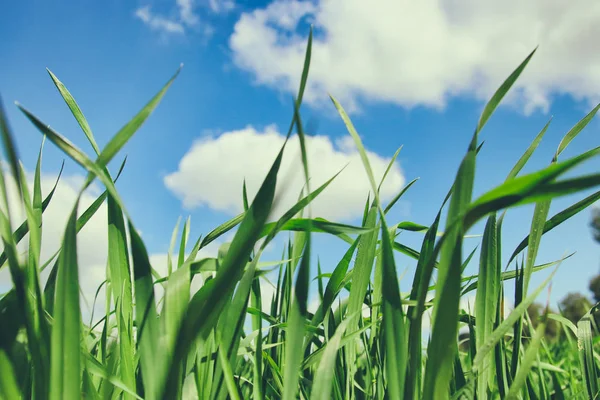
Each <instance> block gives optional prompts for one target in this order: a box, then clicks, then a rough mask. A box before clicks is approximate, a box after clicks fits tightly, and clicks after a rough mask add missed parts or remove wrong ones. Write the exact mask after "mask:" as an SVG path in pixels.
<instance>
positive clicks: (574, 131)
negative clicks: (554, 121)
mask: <svg viewBox="0 0 600 400" xmlns="http://www.w3.org/2000/svg"><path fill="white" fill-rule="evenodd" d="M599 109H600V104H598V105H597V106H596V107H594V109H593V110H592V111H590V112H589V113H588V114H587V115H586V116H585V117H583V118H582V119H581V120H580V121H579V122H577V123H576V124H575V126H573V128H571V129H570V130H569V132H567V134H566V135H565V136H564V137H563V138H562V140H561V141H560V143H559V145H558V149H556V153H555V154H554V158H553V160H552V161H553V162H556V161H557V160H558V156H559V155H560V154H561V153H562V152H563V151H564V150H565V149H566V148H567V146H568V145H569V143H571V141H573V139H575V137H576V136H577V135H579V133H581V131H582V130H583V129H584V128H585V127H586V126H587V125H588V124H589V123H590V122H591V121H592V119H593V118H594V116H595V115H596V113H597V112H598V110H599Z"/></svg>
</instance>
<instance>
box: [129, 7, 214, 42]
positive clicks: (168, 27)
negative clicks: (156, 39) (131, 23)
mask: <svg viewBox="0 0 600 400" xmlns="http://www.w3.org/2000/svg"><path fill="white" fill-rule="evenodd" d="M134 16H135V17H136V18H138V19H139V20H141V21H142V22H143V23H144V24H146V25H147V26H148V27H150V29H152V30H155V31H158V32H162V33H165V34H173V33H176V34H183V33H185V31H186V28H196V27H198V26H199V24H200V17H199V16H198V14H197V13H196V12H195V11H194V2H193V0H176V3H175V8H174V10H172V11H171V13H170V15H169V16H166V15H163V14H160V13H155V12H153V11H152V8H151V6H150V5H145V6H142V7H139V8H138V9H136V10H135V13H134ZM204 32H205V33H210V32H212V28H211V27H209V26H208V25H207V26H206V27H205V30H204Z"/></svg>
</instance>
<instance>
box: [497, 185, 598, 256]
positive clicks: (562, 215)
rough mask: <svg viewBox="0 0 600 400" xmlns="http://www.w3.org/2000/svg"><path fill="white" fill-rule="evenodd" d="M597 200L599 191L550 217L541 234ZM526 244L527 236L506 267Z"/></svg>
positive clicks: (527, 241)
mask: <svg viewBox="0 0 600 400" xmlns="http://www.w3.org/2000/svg"><path fill="white" fill-rule="evenodd" d="M598 200H600V191H598V192H595V193H593V194H591V195H589V196H588V197H586V198H585V199H583V200H580V201H578V202H577V203H575V204H573V205H571V206H569V207H567V208H565V209H564V210H562V211H560V212H558V213H556V214H555V215H554V216H552V218H550V219H548V220H547V221H546V222H545V223H544V227H543V229H542V234H544V233H547V232H549V231H551V230H552V229H554V228H556V227H557V226H558V225H560V224H562V223H563V222H565V221H567V220H568V219H570V218H571V217H573V216H574V215H576V214H578V213H580V212H581V211H583V210H585V209H587V208H588V207H589V206H591V205H593V204H594V203H595V202H596V201H598ZM528 243H529V235H527V236H526V237H525V238H524V239H523V240H521V242H520V243H519V245H518V246H517V248H516V249H515V250H514V251H513V253H512V255H511V256H510V258H509V260H508V262H507V265H508V264H510V263H511V262H512V261H513V260H514V259H515V257H516V256H517V255H518V254H519V253H520V252H521V251H523V249H525V248H526V247H527V245H528Z"/></svg>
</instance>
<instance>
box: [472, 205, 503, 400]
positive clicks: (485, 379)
mask: <svg viewBox="0 0 600 400" xmlns="http://www.w3.org/2000/svg"><path fill="white" fill-rule="evenodd" d="M498 250H499V249H498V229H497V225H496V215H495V214H492V215H491V216H490V217H489V218H488V221H487V223H486V226H485V232H484V234H483V243H482V247H481V256H480V263H479V279H478V283H479V284H478V286H477V294H476V297H475V299H476V300H475V318H476V320H477V330H476V340H477V343H485V342H486V340H487V338H488V336H490V335H491V334H492V332H493V330H494V325H495V322H496V311H497V309H498V302H499V296H500V271H501V266H500V265H499V264H498ZM494 366H495V359H494V353H491V352H490V353H489V354H488V356H487V357H485V358H484V359H483V367H482V369H481V372H480V374H479V376H478V381H477V398H478V399H482V400H483V399H486V398H487V393H488V388H491V387H493V386H492V385H493V380H494V377H495V375H496V371H495V369H494Z"/></svg>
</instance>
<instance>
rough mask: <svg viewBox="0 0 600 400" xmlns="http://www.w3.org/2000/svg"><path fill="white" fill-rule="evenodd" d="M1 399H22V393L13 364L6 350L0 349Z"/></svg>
mask: <svg viewBox="0 0 600 400" xmlns="http://www.w3.org/2000/svg"><path fill="white" fill-rule="evenodd" d="M0 371H2V373H1V374H0V398H1V399H20V398H21V391H20V390H19V385H18V383H17V377H16V375H15V371H14V369H13V366H12V363H11V362H10V359H9V358H8V355H7V354H6V351H4V349H2V348H0Z"/></svg>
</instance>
